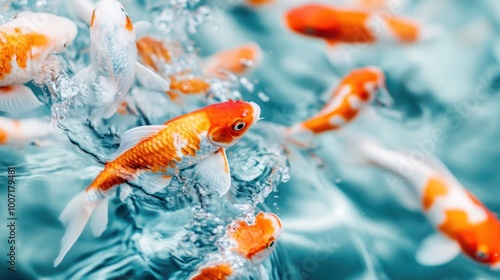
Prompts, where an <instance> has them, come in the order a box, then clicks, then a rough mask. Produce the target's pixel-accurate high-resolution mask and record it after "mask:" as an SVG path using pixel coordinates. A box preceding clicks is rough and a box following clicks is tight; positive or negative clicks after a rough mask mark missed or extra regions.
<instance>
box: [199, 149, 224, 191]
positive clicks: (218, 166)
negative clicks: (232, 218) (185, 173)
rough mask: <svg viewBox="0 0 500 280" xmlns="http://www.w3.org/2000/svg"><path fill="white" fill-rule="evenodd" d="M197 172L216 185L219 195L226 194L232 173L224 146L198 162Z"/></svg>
mask: <svg viewBox="0 0 500 280" xmlns="http://www.w3.org/2000/svg"><path fill="white" fill-rule="evenodd" d="M195 172H196V174H197V175H198V176H199V177H200V178H202V179H204V180H206V181H207V182H208V184H209V185H210V186H212V187H214V188H215V189H216V190H217V192H218V193H219V196H223V195H225V194H226V193H227V191H228V190H229V188H230V187H231V173H230V170H229V164H228V163H227V158H226V152H225V150H224V149H223V148H220V149H219V150H217V152H215V153H214V154H213V155H211V156H210V157H208V158H206V159H205V160H203V161H202V162H200V163H198V164H197V165H196V166H195Z"/></svg>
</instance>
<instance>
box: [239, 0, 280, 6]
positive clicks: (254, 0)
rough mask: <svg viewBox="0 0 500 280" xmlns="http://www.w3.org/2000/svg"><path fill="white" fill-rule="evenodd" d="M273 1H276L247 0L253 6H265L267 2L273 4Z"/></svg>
mask: <svg viewBox="0 0 500 280" xmlns="http://www.w3.org/2000/svg"><path fill="white" fill-rule="evenodd" d="M273 2H274V0H246V1H245V4H247V5H249V6H251V7H260V6H264V5H267V4H271V3H273Z"/></svg>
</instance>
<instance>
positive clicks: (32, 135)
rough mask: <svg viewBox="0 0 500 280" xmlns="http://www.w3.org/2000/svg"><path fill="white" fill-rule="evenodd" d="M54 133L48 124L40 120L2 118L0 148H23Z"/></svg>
mask: <svg viewBox="0 0 500 280" xmlns="http://www.w3.org/2000/svg"><path fill="white" fill-rule="evenodd" d="M52 132H53V130H52V129H51V127H50V125H49V123H48V122H43V121H40V120H38V119H23V120H13V119H8V118H5V117H0V146H2V145H7V146H22V145H24V144H26V143H27V142H29V141H32V140H37V139H40V138H43V137H45V136H47V135H49V134H51V133H52Z"/></svg>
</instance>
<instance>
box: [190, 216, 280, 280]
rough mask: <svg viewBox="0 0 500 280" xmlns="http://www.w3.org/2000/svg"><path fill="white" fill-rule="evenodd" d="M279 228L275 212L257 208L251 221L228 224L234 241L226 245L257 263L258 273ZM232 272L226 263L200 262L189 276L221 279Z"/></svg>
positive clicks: (273, 243)
mask: <svg viewBox="0 0 500 280" xmlns="http://www.w3.org/2000/svg"><path fill="white" fill-rule="evenodd" d="M282 230H283V226H282V224H281V221H280V219H279V218H278V216H276V215H274V214H272V213H264V212H260V213H259V214H257V216H255V222H254V223H253V224H248V223H247V222H246V221H243V220H240V221H237V222H236V223H235V224H234V225H230V226H229V228H228V232H227V235H228V237H229V238H230V239H231V240H232V241H233V243H234V244H235V245H234V246H233V247H229V248H228V249H229V250H231V251H234V252H236V253H238V254H239V255H241V256H242V257H243V258H245V259H247V260H249V261H251V262H252V263H253V264H255V265H259V273H261V274H262V273H264V274H265V271H264V267H263V266H262V265H261V264H262V263H263V262H264V261H265V260H266V259H268V258H269V256H270V255H271V254H272V252H273V251H274V249H275V248H276V245H277V242H278V239H279V237H280V235H281V232H282ZM223 254H224V252H223ZM233 272H234V269H233V268H232V267H231V265H230V264H229V263H214V264H209V265H203V266H201V267H200V268H198V270H197V273H196V275H195V276H193V277H192V278H191V280H203V279H206V280H208V279H220V280H224V279H227V277H229V276H232V275H233Z"/></svg>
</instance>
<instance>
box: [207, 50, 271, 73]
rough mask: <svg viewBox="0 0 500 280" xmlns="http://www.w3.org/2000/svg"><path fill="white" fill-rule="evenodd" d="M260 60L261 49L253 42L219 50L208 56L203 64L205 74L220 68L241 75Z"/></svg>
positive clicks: (215, 71)
mask: <svg viewBox="0 0 500 280" xmlns="http://www.w3.org/2000/svg"><path fill="white" fill-rule="evenodd" d="M261 61H262V49H261V48H260V47H259V45H257V44H256V43H254V42H250V43H246V44H243V45H240V46H237V47H234V48H231V49H228V50H224V51H220V52H218V53H216V54H214V55H212V56H211V57H209V58H208V59H207V60H206V61H205V62H204V64H203V73H205V75H210V74H215V73H217V72H218V71H220V70H226V71H230V72H232V73H234V74H237V75H243V74H245V73H246V72H247V71H248V70H250V69H252V68H255V67H256V66H258V65H259V64H260V62H261Z"/></svg>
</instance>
